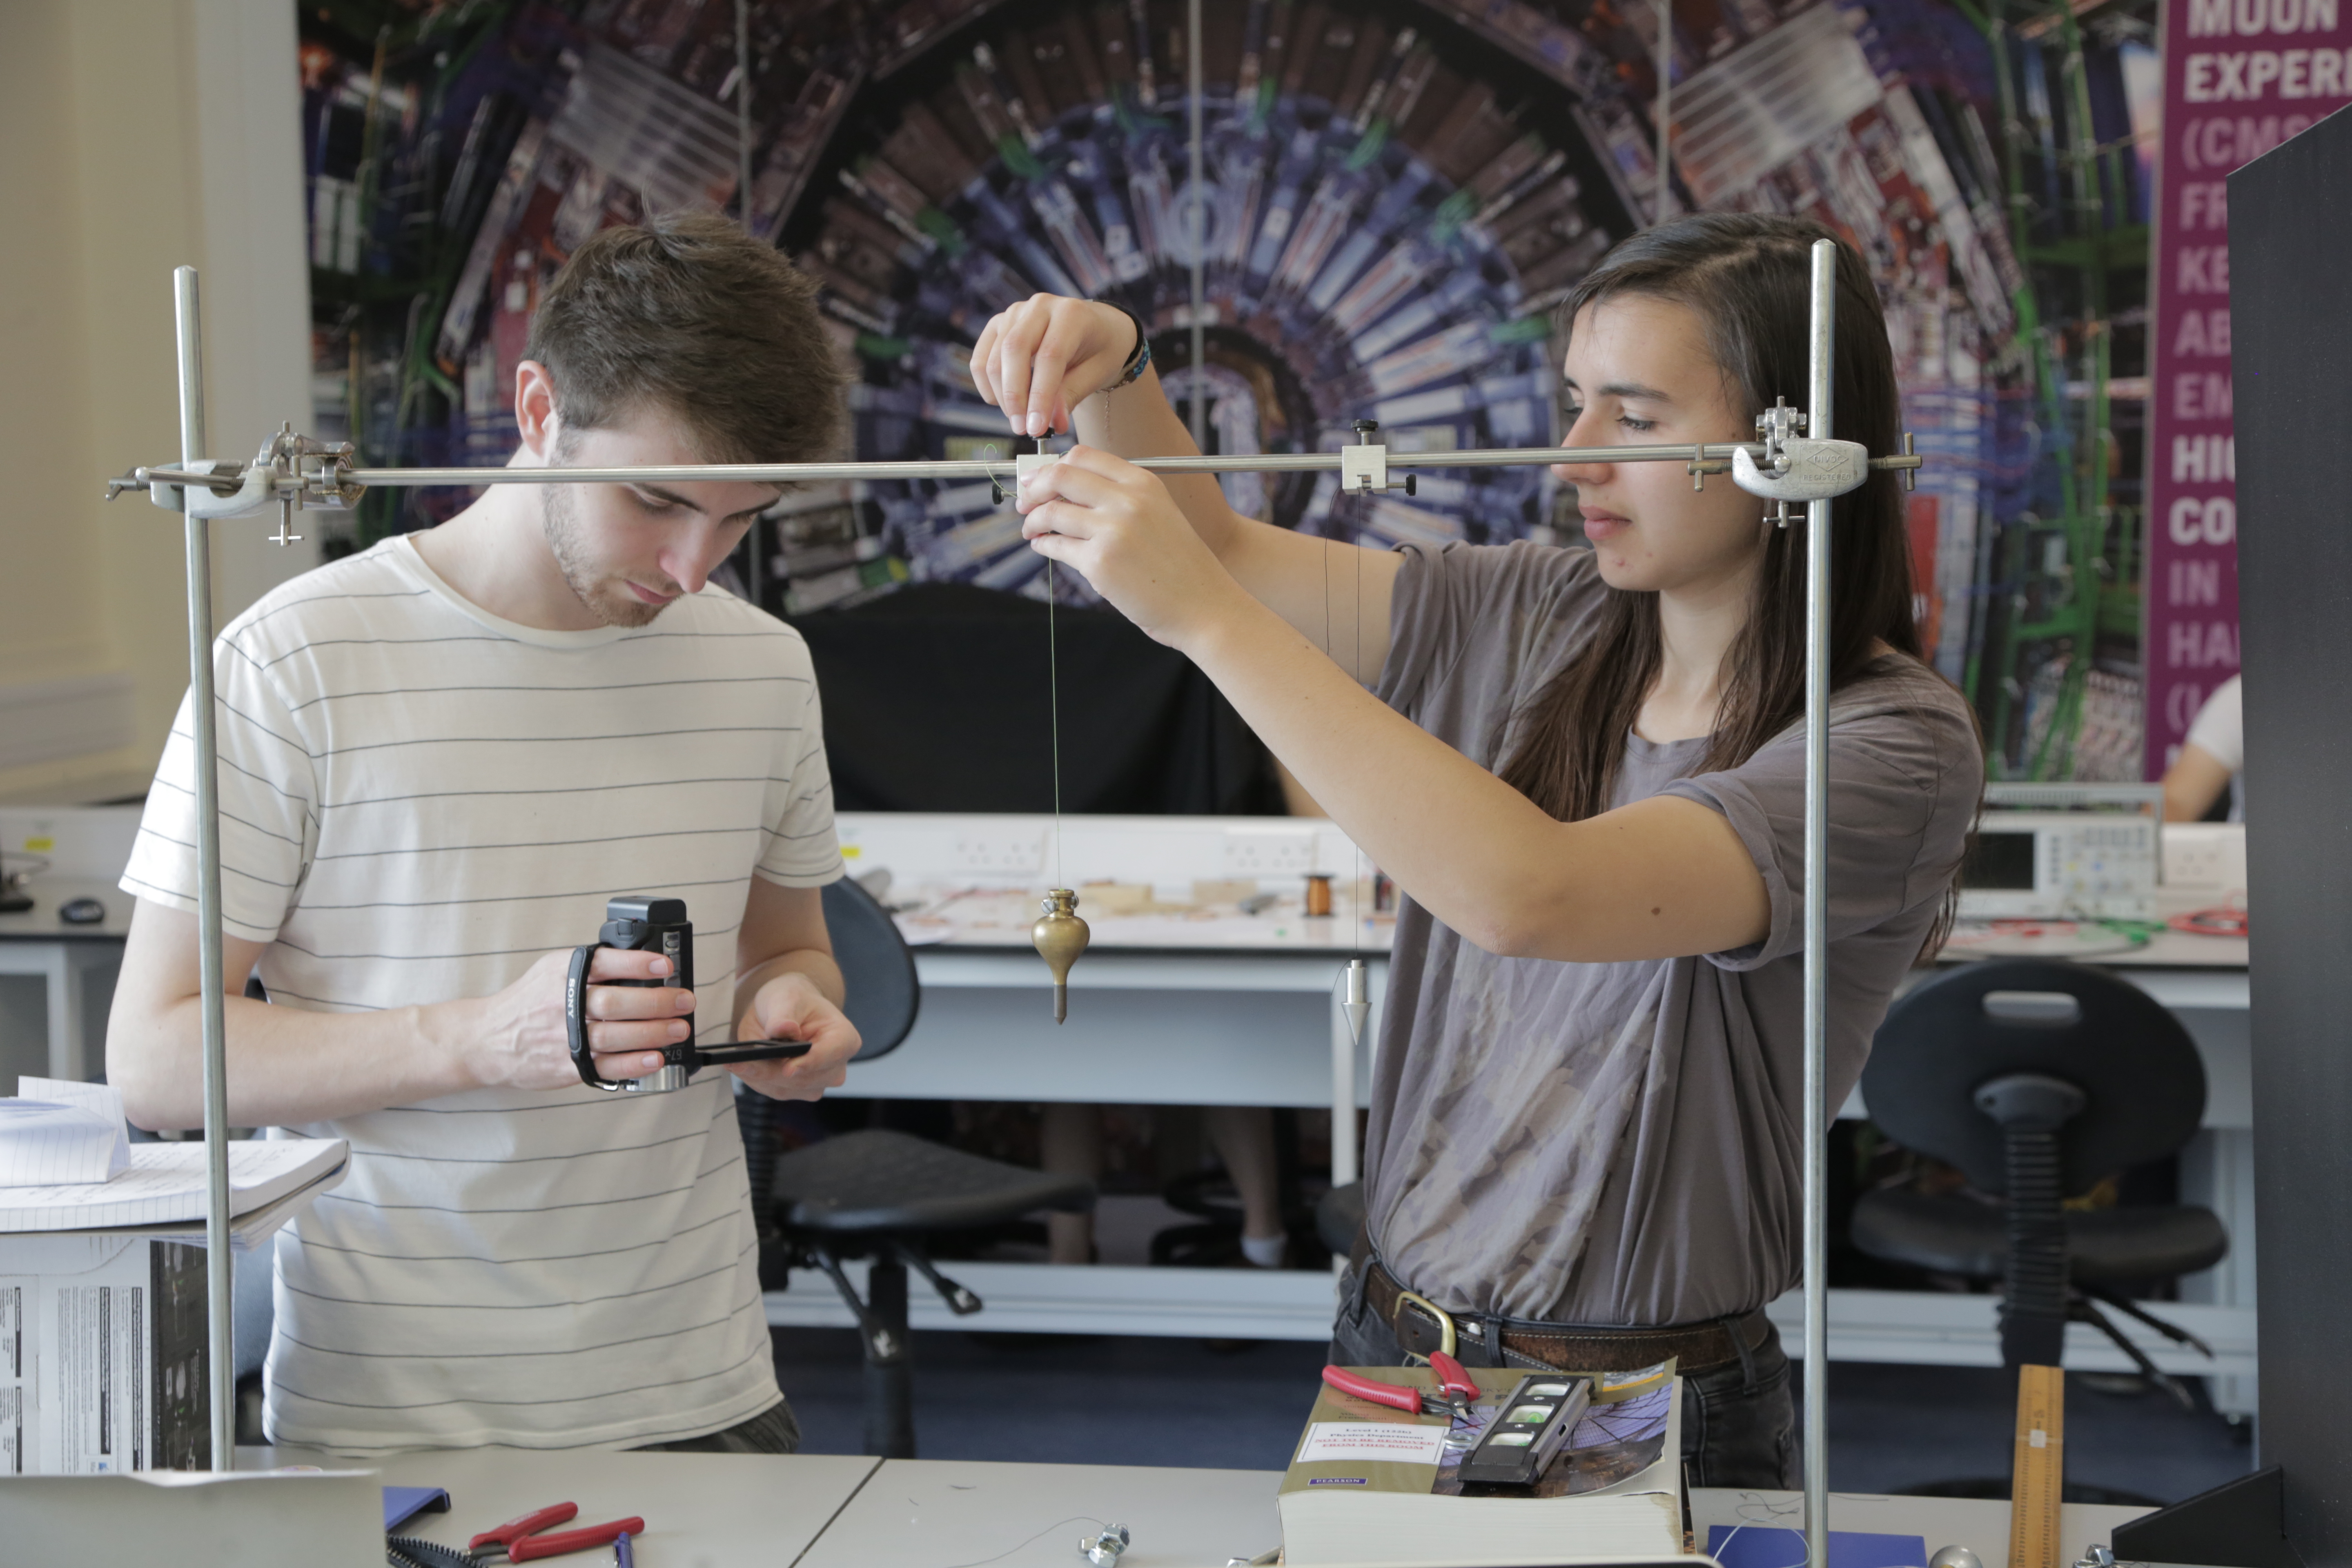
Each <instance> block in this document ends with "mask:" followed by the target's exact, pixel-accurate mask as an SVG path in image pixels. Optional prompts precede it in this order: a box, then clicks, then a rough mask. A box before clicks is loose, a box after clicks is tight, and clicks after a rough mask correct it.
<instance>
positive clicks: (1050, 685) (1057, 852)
mask: <svg viewBox="0 0 2352 1568" xmlns="http://www.w3.org/2000/svg"><path fill="white" fill-rule="evenodd" d="M1057 596H1058V595H1056V594H1055V591H1054V558H1053V557H1052V556H1050V555H1048V556H1047V557H1045V703H1046V729H1047V733H1048V736H1049V749H1050V750H1051V752H1052V754H1053V766H1054V886H1055V887H1057V888H1058V887H1061V886H1063V885H1064V884H1063V881H1062V652H1061V647H1060V645H1059V644H1058V643H1057V642H1056V641H1055V634H1054V600H1055V598H1056V597H1057Z"/></svg>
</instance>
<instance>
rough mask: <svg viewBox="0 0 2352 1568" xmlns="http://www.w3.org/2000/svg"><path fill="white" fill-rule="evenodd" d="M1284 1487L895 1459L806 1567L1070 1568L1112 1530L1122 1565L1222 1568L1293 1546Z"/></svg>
mask: <svg viewBox="0 0 2352 1568" xmlns="http://www.w3.org/2000/svg"><path fill="white" fill-rule="evenodd" d="M1115 1396H1116V1395H1114V1397H1115ZM1135 1414H1136V1416H1137V1418H1138V1419H1139V1420H1149V1419H1150V1415H1151V1413H1150V1411H1149V1410H1138V1411H1137V1412H1135ZM1281 1485H1282V1472H1281V1471H1279V1470H1194V1469H1173V1468H1142V1467H1130V1466H1122V1465H1012V1464H983V1463H980V1462H977V1461H971V1460H961V1459H889V1460H886V1461H885V1462H884V1463H883V1466H882V1468H881V1469H879V1470H878V1471H877V1472H876V1473H875V1475H874V1478H873V1479H871V1480H869V1481H867V1482H866V1485H865V1486H864V1487H862V1488H860V1489H858V1493H857V1495H856V1497H855V1498H852V1499H851V1500H850V1501H849V1506H848V1507H846V1508H845V1509H843V1510H841V1513H840V1516H839V1517H838V1518H836V1519H835V1521H833V1523H832V1525H831V1526H830V1527H829V1528H827V1529H826V1531H825V1532H824V1534H823V1535H821V1536H819V1537H818V1538H817V1542H816V1544H815V1545H814V1547H812V1548H810V1550H809V1552H808V1553H807V1555H805V1556H803V1558H802V1559H801V1560H800V1563H798V1565H797V1568H956V1565H958V1564H963V1563H981V1562H987V1563H989V1564H990V1568H1069V1564H1071V1563H1080V1562H1082V1561H1083V1560H1082V1559H1081V1558H1080V1557H1079V1556H1078V1554H1077V1543H1078V1539H1079V1537H1081V1536H1084V1535H1093V1534H1096V1533H1098V1532H1099V1531H1101V1529H1102V1528H1103V1525H1105V1524H1124V1525H1126V1526H1127V1527H1128V1530H1129V1533H1130V1534H1131V1535H1132V1536H1133V1538H1134V1544H1133V1545H1132V1546H1130V1547H1129V1549H1128V1552H1127V1553H1126V1555H1124V1556H1122V1557H1121V1558H1120V1559H1119V1565H1120V1568H1214V1565H1215V1564H1218V1563H1223V1562H1225V1561H1226V1560H1227V1559H1228V1558H1233V1557H1244V1558H1246V1557H1255V1556H1256V1555H1258V1554H1259V1553H1260V1552H1268V1551H1271V1550H1273V1548H1274V1547H1275V1546H1276V1545H1277V1544H1278V1543H1279V1542H1281V1540H1282V1525H1281V1522H1280V1521H1279V1519H1278V1518H1277V1517H1276V1513H1275V1508H1274V1498H1275V1492H1276V1489H1278V1488H1279V1487H1280V1486H1281ZM1095 1521H1102V1523H1100V1524H1098V1523H1096V1522H1095ZM1033 1538H1034V1539H1033ZM779 1561H781V1560H779ZM647 1568H651V1565H650V1564H648V1565H647Z"/></svg>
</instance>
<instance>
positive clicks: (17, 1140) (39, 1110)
mask: <svg viewBox="0 0 2352 1568" xmlns="http://www.w3.org/2000/svg"><path fill="white" fill-rule="evenodd" d="M18 1085H19V1087H20V1088H22V1089H25V1090H26V1098H25V1099H23V1100H0V1233H5V1232H9V1231H43V1230H97V1229H121V1228H124V1227H130V1226H136V1227H138V1229H139V1230H140V1232H141V1233H142V1234H164V1233H168V1232H175V1231H176V1230H177V1229H179V1228H180V1227H182V1226H189V1225H190V1224H191V1222H197V1224H196V1234H198V1235H201V1234H202V1232H201V1223H200V1222H202V1220H203V1219H204V1217H205V1206H206V1194H207V1192H208V1191H209V1185H208V1183H207V1181H206V1173H205V1146H204V1145H203V1144H202V1143H197V1142H188V1143H141V1144H137V1145H135V1146H134V1145H132V1144H131V1142H130V1141H129V1135H128V1131H127V1130H126V1128H125V1126H124V1123H123V1120H122V1096H121V1092H120V1091H119V1090H117V1089H113V1088H111V1087H110V1086H108V1085H106V1084H102V1083H68V1082H65V1081H63V1080H60V1079H46V1078H26V1079H19V1080H18ZM26 1107H31V1108H32V1109H29V1110H27V1109H23V1108H26ZM350 1160H351V1145H350V1144H348V1143H346V1142H344V1141H343V1140H341V1138H272V1139H267V1140H259V1139H238V1140H236V1142H232V1143H230V1144H229V1146H228V1184H229V1204H228V1208H229V1213H230V1214H231V1215H248V1214H254V1213H255V1211H257V1210H260V1209H264V1208H268V1207H272V1206H274V1205H278V1204H279V1202H280V1200H282V1199H286V1198H289V1196H292V1195H295V1194H299V1195H300V1196H301V1198H302V1200H303V1201H305V1202H307V1201H308V1200H309V1199H310V1198H311V1197H315V1196H317V1195H318V1194H319V1193H320V1192H324V1191H326V1190H327V1189H328V1188H329V1187H331V1186H333V1185H335V1184H336V1183H337V1182H340V1181H341V1178H342V1171H343V1167H344V1166H345V1165H346V1164H348V1163H350ZM329 1178H332V1179H331V1180H330V1179H329ZM299 1207H300V1204H299V1203H294V1204H288V1205H285V1207H284V1209H283V1212H282V1213H280V1214H278V1215H275V1216H273V1217H274V1220H275V1224H273V1225H272V1226H269V1227H268V1228H269V1229H274V1228H275V1227H276V1225H283V1224H284V1223H285V1221H286V1219H287V1218H288V1217H290V1216H291V1215H293V1213H294V1212H295V1211H296V1210H298V1209H299ZM257 1234H258V1235H267V1234H268V1229H260V1230H258V1231H257Z"/></svg>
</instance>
